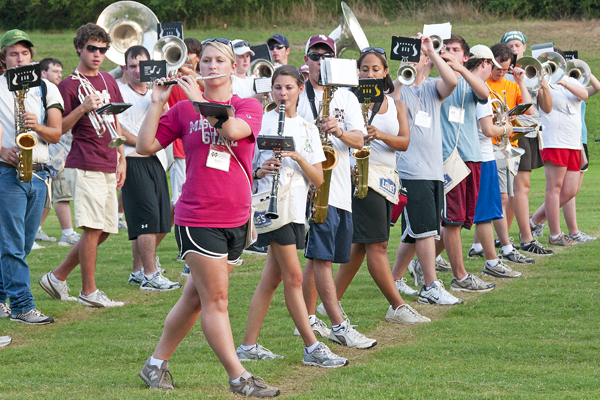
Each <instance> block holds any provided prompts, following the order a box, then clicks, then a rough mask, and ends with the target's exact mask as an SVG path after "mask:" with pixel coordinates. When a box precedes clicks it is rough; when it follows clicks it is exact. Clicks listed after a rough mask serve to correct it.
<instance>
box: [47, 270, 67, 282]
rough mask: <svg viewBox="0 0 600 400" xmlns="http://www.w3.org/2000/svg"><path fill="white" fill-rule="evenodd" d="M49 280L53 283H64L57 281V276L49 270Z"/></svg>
mask: <svg viewBox="0 0 600 400" xmlns="http://www.w3.org/2000/svg"><path fill="white" fill-rule="evenodd" d="M50 280H51V281H52V282H54V283H64V281H59V280H58V278H57V277H55V276H54V274H53V273H52V272H50Z"/></svg>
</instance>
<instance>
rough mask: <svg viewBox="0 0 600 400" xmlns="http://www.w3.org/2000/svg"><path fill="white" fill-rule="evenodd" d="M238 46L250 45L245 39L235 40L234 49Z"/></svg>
mask: <svg viewBox="0 0 600 400" xmlns="http://www.w3.org/2000/svg"><path fill="white" fill-rule="evenodd" d="M240 47H250V43H248V42H247V41H245V40H244V41H243V42H237V43H236V44H234V45H233V48H234V49H238V48H240Z"/></svg>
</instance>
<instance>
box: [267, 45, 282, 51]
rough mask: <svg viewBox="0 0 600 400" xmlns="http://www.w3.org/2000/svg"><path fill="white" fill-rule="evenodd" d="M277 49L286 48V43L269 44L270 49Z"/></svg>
mask: <svg viewBox="0 0 600 400" xmlns="http://www.w3.org/2000/svg"><path fill="white" fill-rule="evenodd" d="M275 49H277V50H281V49H285V45H283V44H274V45H271V46H269V50H271V51H273V50H275Z"/></svg>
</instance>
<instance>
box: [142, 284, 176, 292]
mask: <svg viewBox="0 0 600 400" xmlns="http://www.w3.org/2000/svg"><path fill="white" fill-rule="evenodd" d="M179 288H181V285H179V286H175V287H172V288H165V289H163V288H154V287H147V286H140V290H147V291H149V292H169V291H171V290H175V289H179Z"/></svg>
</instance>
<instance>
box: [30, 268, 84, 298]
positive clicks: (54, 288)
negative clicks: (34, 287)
mask: <svg viewBox="0 0 600 400" xmlns="http://www.w3.org/2000/svg"><path fill="white" fill-rule="evenodd" d="M51 273H52V272H48V273H47V274H44V276H42V277H41V278H40V280H39V281H38V283H39V284H40V286H41V287H42V289H44V290H45V291H46V293H48V294H49V295H50V297H52V298H53V299H55V300H62V301H77V298H75V297H73V296H71V295H69V285H68V284H67V282H66V281H64V282H58V283H57V282H54V281H53V280H52V278H51V277H50V274H51Z"/></svg>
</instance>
